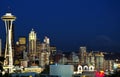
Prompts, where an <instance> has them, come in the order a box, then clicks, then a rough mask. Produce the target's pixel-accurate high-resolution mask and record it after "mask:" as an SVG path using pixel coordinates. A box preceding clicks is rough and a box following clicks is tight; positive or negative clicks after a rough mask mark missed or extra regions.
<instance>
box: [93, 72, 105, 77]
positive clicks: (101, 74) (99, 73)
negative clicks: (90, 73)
mask: <svg viewBox="0 0 120 77" xmlns="http://www.w3.org/2000/svg"><path fill="white" fill-rule="evenodd" d="M95 77H104V71H100V72H98V71H97V72H96V73H95Z"/></svg>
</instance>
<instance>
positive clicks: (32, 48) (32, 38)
mask: <svg viewBox="0 0 120 77" xmlns="http://www.w3.org/2000/svg"><path fill="white" fill-rule="evenodd" d="M36 41H37V35H36V33H35V31H34V29H32V30H31V32H30V33H29V50H28V51H29V59H30V60H32V61H35V56H36Z"/></svg>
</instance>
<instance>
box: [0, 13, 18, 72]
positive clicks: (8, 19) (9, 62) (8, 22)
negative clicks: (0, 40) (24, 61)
mask: <svg viewBox="0 0 120 77" xmlns="http://www.w3.org/2000/svg"><path fill="white" fill-rule="evenodd" d="M1 19H2V20H3V21H4V22H5V28H6V48H5V56H4V57H5V61H4V66H6V67H7V68H8V72H9V73H12V72H13V54H12V42H11V41H12V40H11V37H12V25H13V21H15V19H16V17H15V16H13V15H12V14H11V13H6V14H5V15H4V16H2V17H1Z"/></svg>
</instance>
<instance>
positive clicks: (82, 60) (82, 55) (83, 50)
mask: <svg viewBox="0 0 120 77" xmlns="http://www.w3.org/2000/svg"><path fill="white" fill-rule="evenodd" d="M86 58H87V52H86V47H80V64H81V65H83V64H86V60H87V59H86Z"/></svg>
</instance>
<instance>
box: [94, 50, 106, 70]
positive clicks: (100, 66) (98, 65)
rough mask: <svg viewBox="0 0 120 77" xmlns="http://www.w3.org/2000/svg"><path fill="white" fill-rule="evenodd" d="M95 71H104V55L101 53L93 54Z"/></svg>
mask: <svg viewBox="0 0 120 77" xmlns="http://www.w3.org/2000/svg"><path fill="white" fill-rule="evenodd" d="M95 69H96V70H98V71H101V70H104V55H103V53H102V52H98V53H95Z"/></svg>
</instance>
